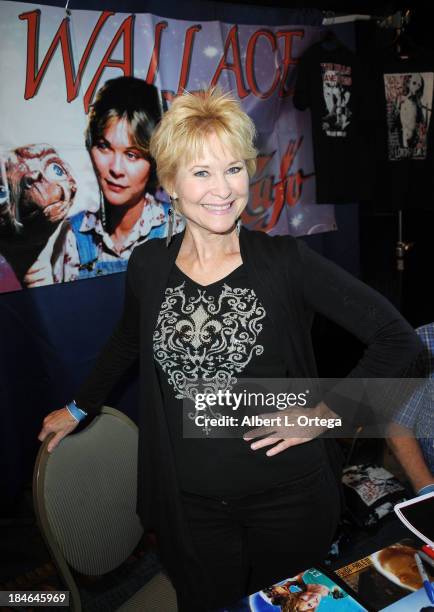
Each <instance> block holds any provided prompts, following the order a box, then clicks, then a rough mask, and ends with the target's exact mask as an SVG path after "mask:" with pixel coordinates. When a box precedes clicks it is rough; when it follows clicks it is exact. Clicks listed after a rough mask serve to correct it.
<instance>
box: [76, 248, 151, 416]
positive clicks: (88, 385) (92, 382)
mask: <svg viewBox="0 0 434 612" xmlns="http://www.w3.org/2000/svg"><path fill="white" fill-rule="evenodd" d="M135 261H136V257H135V250H134V251H133V252H132V254H131V256H130V259H129V261H128V267H127V273H126V283H125V298H124V306H123V311H122V315H121V318H120V320H119V322H118V324H117V326H116V327H115V329H114V331H113V333H112V335H111V336H110V338H109V340H108V342H107V343H106V345H105V346H104V348H103V349H102V351H101V352H100V354H99V356H98V358H97V360H96V363H95V365H94V367H93V368H92V370H91V372H90V374H89V375H88V377H87V378H86V379H85V381H84V382H83V384H82V385H81V387H80V389H79V390H78V392H77V393H76V395H75V401H76V403H77V405H78V406H79V408H82V409H83V410H85V411H86V412H87V413H88V414H89V415H94V414H96V413H97V412H99V410H100V408H101V406H102V405H103V403H104V401H105V399H106V397H107V396H108V394H109V393H110V391H111V389H112V388H113V387H114V385H115V384H116V382H117V381H118V380H119V379H120V378H121V376H122V374H123V373H124V372H125V370H126V369H127V368H128V367H129V366H130V365H131V364H132V363H133V362H134V361H135V360H136V358H137V357H138V354H139V341H140V334H139V332H140V307H139V299H138V296H137V293H136V291H137V287H138V284H137V280H136V275H137V269H136V268H137V266H136V264H135Z"/></svg>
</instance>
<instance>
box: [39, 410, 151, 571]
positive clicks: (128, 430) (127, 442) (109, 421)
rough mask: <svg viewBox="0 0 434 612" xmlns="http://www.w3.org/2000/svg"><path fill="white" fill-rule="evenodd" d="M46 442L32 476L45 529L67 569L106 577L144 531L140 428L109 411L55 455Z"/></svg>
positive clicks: (56, 556) (66, 441) (69, 438)
mask: <svg viewBox="0 0 434 612" xmlns="http://www.w3.org/2000/svg"><path fill="white" fill-rule="evenodd" d="M47 445H48V439H46V440H44V443H43V444H42V445H41V448H40V450H39V453H38V457H37V459H36V464H35V470H34V476H33V497H34V506H35V512H36V516H37V520H38V524H39V527H40V529H41V532H42V534H43V536H44V538H45V540H46V542H47V545H48V547H49V549H50V551H51V553H52V555H53V557H54V559H55V561H56V563H57V565H58V566H59V569H61V571H62V570H65V571H66V573H67V574H69V570H67V568H66V567H65V562H66V563H67V564H69V565H70V566H71V567H72V568H74V569H75V570H77V571H78V572H80V573H82V574H86V575H101V574H105V573H106V572H109V571H111V570H113V569H115V568H116V567H118V566H119V565H120V564H121V563H122V562H123V561H125V559H127V558H128V557H129V555H130V554H131V553H132V551H133V550H134V548H135V547H136V545H137V543H138V542H139V540H140V538H141V536H142V534H143V528H142V526H141V523H140V520H139V517H138V516H137V514H136V498H137V447H138V429H137V427H136V425H135V424H134V423H133V421H131V419H129V418H128V417H127V416H125V415H124V414H123V413H121V412H119V411H118V410H115V409H113V408H108V407H104V408H103V409H102V412H101V414H100V415H99V416H97V417H96V418H95V419H94V420H93V421H92V422H91V423H90V424H89V426H88V427H86V428H85V429H83V431H81V432H79V433H76V434H72V435H69V436H66V437H65V438H64V439H63V440H62V441H61V442H60V444H59V446H58V447H57V448H56V449H55V450H54V451H53V452H52V453H48V451H47ZM62 573H64V572H63V571H62Z"/></svg>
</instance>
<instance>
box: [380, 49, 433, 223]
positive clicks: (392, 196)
mask: <svg viewBox="0 0 434 612" xmlns="http://www.w3.org/2000/svg"><path fill="white" fill-rule="evenodd" d="M433 83H434V57H433V56H430V55H427V56H413V57H408V58H406V59H403V58H400V57H399V56H397V55H393V56H392V55H390V56H388V57H386V58H384V61H383V62H382V65H381V70H380V71H379V74H378V91H379V93H380V102H379V113H380V117H379V121H380V123H379V125H380V129H379V130H378V132H377V134H378V143H377V147H376V149H377V152H378V159H377V172H376V189H375V205H376V209H377V210H384V211H394V210H400V209H401V210H404V209H428V210H432V209H433V205H434V204H433V195H432V194H433V178H432V174H433V172H432V170H433V145H434V143H433V138H434V134H433V126H432V120H431V112H432V104H433Z"/></svg>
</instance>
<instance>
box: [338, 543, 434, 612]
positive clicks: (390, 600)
mask: <svg viewBox="0 0 434 612" xmlns="http://www.w3.org/2000/svg"><path fill="white" fill-rule="evenodd" d="M421 546H422V543H421V542H419V541H418V540H417V539H416V538H405V539H403V540H400V541H399V542H396V543H395V544H392V545H390V546H387V547H386V548H382V549H381V550H379V551H377V552H375V553H373V554H372V555H369V556H368V557H364V558H362V559H359V560H357V561H355V562H354V563H350V564H349V565H346V566H344V567H341V568H340V569H338V570H336V575H337V576H338V577H339V578H340V579H341V580H343V581H344V582H345V583H346V584H347V585H348V587H349V588H350V589H351V590H352V592H354V593H355V594H356V595H360V597H361V598H363V600H364V601H367V602H369V605H370V606H371V607H372V609H373V610H377V611H381V610H395V609H396V610H402V611H404V610H405V611H406V612H407V611H409V610H415V611H416V610H420V609H421V608H423V605H425V606H427V605H430V602H429V600H428V597H427V595H426V593H425V592H424V590H423V588H422V580H421V578H420V575H419V572H418V569H417V565H416V562H415V560H414V555H415V553H416V552H418V551H420V550H421ZM425 570H426V573H427V575H428V576H429V578H430V580H433V579H434V573H433V569H432V568H431V567H430V566H428V565H425ZM422 591H423V593H422ZM423 596H424V597H425V599H424V597H423ZM415 599H416V600H420V601H422V600H423V602H424V603H423V605H421V607H420V608H417V607H414V608H413V607H411V605H410V604H409V602H410V601H411V602H413V601H414V600H415ZM406 605H407V607H405V606H406ZM395 606H396V608H395Z"/></svg>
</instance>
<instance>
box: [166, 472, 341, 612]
mask: <svg viewBox="0 0 434 612" xmlns="http://www.w3.org/2000/svg"><path fill="white" fill-rule="evenodd" d="M182 502H183V506H184V510H185V515H186V517H187V521H188V525H189V529H190V532H191V535H192V538H193V544H194V547H195V549H196V553H197V556H198V558H199V560H200V562H201V565H202V567H203V569H204V571H205V574H206V576H207V579H208V583H209V586H208V587H207V590H208V593H209V599H208V601H207V602H206V603H205V602H204V607H203V611H204V612H205V611H207V612H208V611H209V610H214V609H216V608H219V607H223V606H225V605H229V604H231V603H234V602H235V601H237V600H238V599H240V598H241V597H243V596H245V595H248V594H249V593H254V592H255V591H258V590H260V589H261V588H264V587H267V586H270V585H271V584H273V583H275V582H278V581H279V580H283V579H285V578H288V577H290V576H293V575H295V574H297V573H299V572H300V571H303V570H305V569H308V568H309V567H311V566H312V565H315V564H316V563H318V562H320V561H322V560H323V559H324V558H325V557H326V555H327V552H328V550H329V547H330V544H331V542H332V539H333V536H334V534H335V531H336V527H337V524H338V520H339V516H340V499H339V489H338V484H337V482H336V479H335V477H334V476H333V474H332V472H331V469H330V466H329V465H324V466H319V467H318V468H317V469H316V470H315V471H314V472H311V473H309V474H306V475H304V476H302V477H300V478H298V479H295V480H293V481H291V482H288V483H285V484H284V485H279V486H276V487H273V488H271V489H269V490H267V491H262V492H260V493H255V494H252V495H247V496H244V497H240V498H227V499H212V498H208V497H202V496H200V495H194V494H190V493H183V494H182ZM178 606H179V610H180V612H188V611H189V610H191V606H190V607H189V602H184V601H182V600H181V599H179V600H178Z"/></svg>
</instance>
